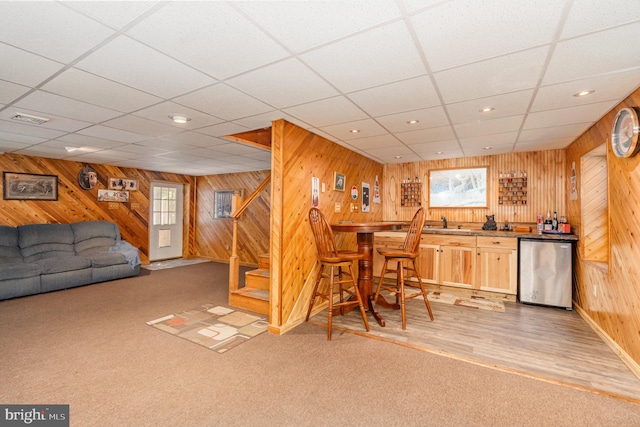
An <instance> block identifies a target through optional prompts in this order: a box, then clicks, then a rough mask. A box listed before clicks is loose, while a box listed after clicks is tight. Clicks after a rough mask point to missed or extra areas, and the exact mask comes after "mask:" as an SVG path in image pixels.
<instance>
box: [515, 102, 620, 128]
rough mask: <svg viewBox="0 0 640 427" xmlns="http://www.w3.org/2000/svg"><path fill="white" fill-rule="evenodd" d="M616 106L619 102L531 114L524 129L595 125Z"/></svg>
mask: <svg viewBox="0 0 640 427" xmlns="http://www.w3.org/2000/svg"><path fill="white" fill-rule="evenodd" d="M616 104H617V101H607V102H599V103H597V104H586V105H579V106H576V107H569V108H561V109H558V110H548V111H541V112H538V113H530V114H529V115H528V116H527V119H526V121H525V123H524V126H523V129H536V128H543V127H553V126H562V125H570V124H574V123H586V124H589V123H594V122H596V121H598V120H600V118H601V117H602V116H604V115H605V114H606V113H608V112H609V111H610V110H611V109H612V108H613V107H615V105H616Z"/></svg>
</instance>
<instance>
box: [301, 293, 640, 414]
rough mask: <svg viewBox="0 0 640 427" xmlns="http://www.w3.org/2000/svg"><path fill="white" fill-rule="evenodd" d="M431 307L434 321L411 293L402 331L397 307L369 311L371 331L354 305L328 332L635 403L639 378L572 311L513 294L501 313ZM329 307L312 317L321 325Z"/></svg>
mask: <svg viewBox="0 0 640 427" xmlns="http://www.w3.org/2000/svg"><path fill="white" fill-rule="evenodd" d="M389 300H391V299H389ZM431 308H432V310H433V315H434V318H435V320H434V321H433V322H431V321H430V320H429V316H428V313H427V310H426V308H425V306H424V301H423V300H422V299H419V298H416V299H412V300H408V301H407V329H406V330H405V331H403V330H402V328H401V319H400V311H399V310H389V309H379V310H378V311H379V312H380V314H381V315H382V316H383V318H384V319H385V321H386V326H385V327H380V326H379V325H378V324H377V323H376V322H375V320H374V319H373V316H371V315H369V317H368V319H369V326H370V327H371V331H370V332H369V333H367V332H366V331H365V329H364V325H363V324H362V318H361V317H360V313H359V312H358V310H354V311H352V312H350V313H347V314H345V315H344V316H334V317H333V326H334V333H333V335H334V338H333V339H336V336H338V335H339V331H345V332H350V333H357V334H361V335H363V336H367V337H370V338H375V339H379V340H384V341H389V342H393V343H396V344H401V345H405V346H409V347H412V348H416V349H418V350H423V351H428V352H432V353H437V354H442V355H445V356H447V357H454V358H457V359H461V360H465V361H468V362H471V363H477V364H481V365H485V366H488V367H491V368H494V369H499V370H503V371H507V372H513V373H517V374H520V375H526V376H530V377H533V378H538V379H541V380H545V381H550V382H554V383H557V384H563V385H566V386H570V387H573V388H578V389H583V390H587V391H591V392H594V393H599V394H604V395H609V396H613V397H618V398H621V399H623V400H627V401H632V402H635V403H640V379H638V378H637V377H636V376H635V375H634V374H633V373H632V372H631V371H630V370H629V368H628V367H627V366H626V365H625V364H624V363H623V362H622V361H621V360H620V358H618V356H617V355H616V354H615V353H614V352H613V350H611V349H610V348H609V347H608V346H607V344H606V343H605V342H604V341H603V340H602V339H601V338H600V337H599V336H598V335H597V334H596V332H595V331H594V330H593V329H591V327H590V326H589V325H588V324H587V323H586V322H585V321H584V320H583V319H582V317H580V315H579V314H578V313H577V312H575V311H568V310H565V309H561V308H552V307H540V306H533V305H525V304H520V303H515V302H505V312H504V313H499V312H493V311H488V310H478V309H473V308H467V307H460V306H453V305H448V304H443V303H438V302H432V303H431ZM326 313H327V312H326V310H323V311H322V312H320V313H318V314H317V315H316V316H314V317H312V318H311V319H310V322H312V323H315V324H318V325H322V326H325V325H326V321H327V316H326Z"/></svg>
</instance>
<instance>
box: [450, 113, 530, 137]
mask: <svg viewBox="0 0 640 427" xmlns="http://www.w3.org/2000/svg"><path fill="white" fill-rule="evenodd" d="M523 118H524V116H522V115H518V116H510V117H501V118H498V119H492V120H481V121H476V122H471V123H461V124H458V125H454V128H455V130H456V133H457V135H458V137H459V138H468V137H472V136H483V135H492V134H497V133H504V132H512V131H517V130H519V129H520V126H521V125H522V120H523Z"/></svg>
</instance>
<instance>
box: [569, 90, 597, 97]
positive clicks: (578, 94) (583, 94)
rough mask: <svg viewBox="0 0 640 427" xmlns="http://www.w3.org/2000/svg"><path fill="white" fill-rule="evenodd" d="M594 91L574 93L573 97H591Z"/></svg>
mask: <svg viewBox="0 0 640 427" xmlns="http://www.w3.org/2000/svg"><path fill="white" fill-rule="evenodd" d="M593 92H595V90H583V91H582V92H578V93H574V94H573V96H577V97H581V96H587V95H591V94H592V93H593Z"/></svg>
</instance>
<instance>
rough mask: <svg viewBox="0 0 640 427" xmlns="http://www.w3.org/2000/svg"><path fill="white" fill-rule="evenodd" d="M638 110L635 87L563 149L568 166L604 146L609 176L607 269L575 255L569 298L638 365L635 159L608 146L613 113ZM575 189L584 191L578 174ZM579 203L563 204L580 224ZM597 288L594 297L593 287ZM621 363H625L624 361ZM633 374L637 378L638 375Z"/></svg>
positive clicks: (639, 240)
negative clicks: (573, 278) (624, 109)
mask: <svg viewBox="0 0 640 427" xmlns="http://www.w3.org/2000/svg"><path fill="white" fill-rule="evenodd" d="M637 106H640V89H638V90H636V91H635V92H633V93H632V94H631V95H630V96H629V97H628V98H627V99H625V100H624V101H623V102H622V103H621V104H619V105H617V106H616V107H615V108H614V109H613V110H611V111H610V112H609V113H608V114H607V115H605V116H604V117H603V118H602V119H600V120H599V121H598V122H597V123H596V124H595V125H593V126H592V127H591V128H590V129H589V130H588V131H587V132H586V133H585V134H584V135H582V136H581V137H580V138H579V139H578V140H577V141H575V142H574V143H573V144H571V145H570V146H569V147H568V148H567V162H568V163H569V164H571V162H576V166H577V167H580V163H581V162H580V159H581V157H582V156H583V155H585V154H586V153H589V152H590V151H591V150H593V149H594V148H596V147H598V146H600V145H601V144H603V143H605V144H606V147H607V169H608V171H607V172H608V176H609V209H608V212H609V241H610V249H609V250H610V254H609V261H608V271H606V270H607V269H606V268H605V270H603V269H602V268H601V266H600V265H599V264H597V263H590V262H588V261H586V260H584V259H583V258H582V251H577V252H578V253H577V262H576V263H575V266H576V269H575V273H574V276H575V283H576V289H575V294H574V299H575V301H576V303H577V304H578V305H579V306H580V307H581V308H582V310H584V312H585V313H586V314H587V315H588V316H589V318H590V319H591V320H592V321H593V322H594V323H595V324H596V325H597V327H599V328H600V329H601V330H602V331H604V333H606V334H607V335H608V337H609V338H610V339H611V340H613V342H614V343H615V344H616V345H617V346H619V348H620V349H621V351H623V352H624V353H625V355H623V356H624V357H627V358H629V359H630V360H632V361H633V362H635V364H636V366H640V310H639V308H640V269H639V268H638V259H640V232H639V230H640V215H638V211H639V210H640V185H639V183H640V155H636V156H635V157H631V158H627V159H619V158H617V157H615V155H613V153H612V151H611V147H610V134H611V127H612V125H613V120H614V118H615V115H616V113H617V112H618V111H619V109H620V108H623V107H637ZM577 175H578V191H579V193H580V192H582V191H589V189H587V188H583V185H584V184H585V183H583V182H581V181H580V176H581V174H580V171H578V174H577ZM580 205H581V203H580V200H576V201H572V200H568V201H567V214H568V219H569V220H570V221H571V223H573V224H577V225H580V222H581V217H582V212H581V206H580ZM594 286H596V287H597V290H596V295H595V296H594V295H593V287H594ZM623 360H624V359H623ZM638 372H640V371H636V374H637V375H638Z"/></svg>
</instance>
